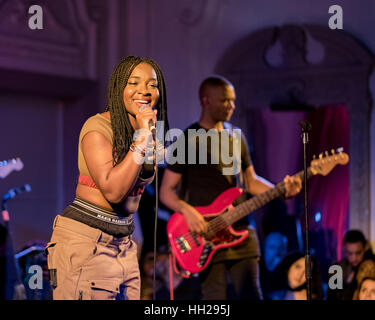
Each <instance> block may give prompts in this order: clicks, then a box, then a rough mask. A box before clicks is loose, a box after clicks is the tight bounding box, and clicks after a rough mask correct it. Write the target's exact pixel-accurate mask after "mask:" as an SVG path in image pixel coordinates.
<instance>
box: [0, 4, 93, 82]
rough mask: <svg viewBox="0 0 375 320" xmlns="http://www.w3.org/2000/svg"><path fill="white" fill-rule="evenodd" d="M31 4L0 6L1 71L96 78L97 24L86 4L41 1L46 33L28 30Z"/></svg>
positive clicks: (43, 30) (44, 31)
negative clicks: (23, 71)
mask: <svg viewBox="0 0 375 320" xmlns="http://www.w3.org/2000/svg"><path fill="white" fill-rule="evenodd" d="M33 4H35V1H31V0H26V1H25V0H13V1H5V2H2V3H0V67H2V68H6V69H16V70H28V71H32V72H40V73H48V74H56V75H63V76H69V77H75V78H88V79H95V77H96V46H97V44H96V42H97V39H96V24H95V23H94V22H93V21H92V20H91V18H90V17H89V14H88V12H87V7H86V2H85V1H84V0H77V1H73V0H67V1H59V2H54V3H53V4H52V3H51V2H49V1H46V0H40V1H38V5H40V6H41V7H42V9H43V29H42V30H31V29H30V28H29V27H28V19H29V17H30V15H29V14H28V8H29V7H30V6H31V5H33Z"/></svg>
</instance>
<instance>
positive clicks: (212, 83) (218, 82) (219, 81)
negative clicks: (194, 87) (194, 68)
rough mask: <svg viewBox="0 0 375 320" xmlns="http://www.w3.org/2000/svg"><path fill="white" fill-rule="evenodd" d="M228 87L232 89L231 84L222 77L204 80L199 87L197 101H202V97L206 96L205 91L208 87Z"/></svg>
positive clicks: (215, 76)
mask: <svg viewBox="0 0 375 320" xmlns="http://www.w3.org/2000/svg"><path fill="white" fill-rule="evenodd" d="M225 86H230V87H233V84H232V83H231V82H230V81H229V80H228V79H226V78H224V77H223V76H219V75H212V76H210V77H208V78H206V79H204V80H203V81H202V83H201V85H200V86H199V100H202V98H203V97H204V95H205V94H206V93H205V92H206V90H207V88H208V87H216V88H218V87H225Z"/></svg>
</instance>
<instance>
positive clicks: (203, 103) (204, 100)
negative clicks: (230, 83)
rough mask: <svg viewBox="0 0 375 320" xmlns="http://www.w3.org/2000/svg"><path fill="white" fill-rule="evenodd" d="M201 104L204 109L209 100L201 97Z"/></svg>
mask: <svg viewBox="0 0 375 320" xmlns="http://www.w3.org/2000/svg"><path fill="white" fill-rule="evenodd" d="M201 104H202V107H205V106H207V105H208V104H209V99H208V97H207V96H203V97H202V99H201Z"/></svg>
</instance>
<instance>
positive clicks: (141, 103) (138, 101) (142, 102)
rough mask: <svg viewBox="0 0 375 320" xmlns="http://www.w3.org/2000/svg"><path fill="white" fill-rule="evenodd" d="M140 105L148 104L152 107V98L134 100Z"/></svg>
mask: <svg viewBox="0 0 375 320" xmlns="http://www.w3.org/2000/svg"><path fill="white" fill-rule="evenodd" d="M134 102H135V103H136V105H137V106H138V107H141V106H147V107H151V100H134Z"/></svg>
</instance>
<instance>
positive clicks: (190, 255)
mask: <svg viewBox="0 0 375 320" xmlns="http://www.w3.org/2000/svg"><path fill="white" fill-rule="evenodd" d="M348 161H349V156H348V155H347V154H346V153H344V152H339V153H336V154H335V153H334V151H332V154H331V155H328V152H326V156H325V157H323V155H322V154H321V155H320V156H319V159H315V160H312V161H311V164H310V167H309V168H308V170H307V175H308V177H311V176H313V175H317V174H320V175H323V176H325V175H327V174H328V173H329V172H331V171H332V169H333V168H334V167H335V166H336V165H337V164H342V165H344V164H347V163H348ZM303 176H304V171H301V172H298V173H297V174H295V175H294V177H295V178H299V179H301V180H302V181H303ZM241 193H242V189H241V188H230V189H228V190H226V191H224V192H223V193H222V194H220V195H219V196H218V197H217V198H216V199H215V200H214V201H213V202H212V203H211V204H210V205H208V206H205V207H195V209H196V210H197V211H198V212H200V214H202V215H203V216H204V218H205V220H206V221H207V232H206V234H204V235H201V234H197V233H194V232H191V231H190V230H189V228H188V226H187V224H186V221H185V218H184V216H183V214H182V213H179V212H175V213H174V214H173V215H172V216H171V218H170V219H169V221H168V224H167V233H168V241H169V244H170V247H171V250H172V253H173V255H174V256H175V258H176V259H177V261H178V263H179V266H180V268H181V269H183V270H184V273H185V275H189V274H190V273H198V272H201V271H202V270H204V269H205V268H206V267H207V265H208V264H209V263H210V261H211V259H212V256H213V254H214V253H215V252H216V251H217V250H219V249H222V248H228V247H233V246H235V245H237V244H239V243H241V242H242V241H244V240H245V239H246V237H247V234H248V231H247V230H243V231H236V230H234V229H233V227H232V224H233V223H235V222H236V221H238V220H240V219H241V218H243V217H245V216H246V215H248V214H249V213H251V212H253V211H255V210H257V209H259V208H261V207H262V206H264V205H265V204H267V203H268V202H270V201H272V200H273V199H276V198H277V197H280V196H281V195H283V194H284V193H285V185H284V182H280V183H278V184H277V185H276V186H275V187H274V188H272V189H270V190H268V191H266V192H264V193H261V194H258V195H256V196H254V197H252V198H251V199H249V200H247V201H245V202H243V203H241V204H240V205H238V206H236V207H233V205H232V203H233V202H234V200H235V199H236V198H237V197H239V196H240V195H241Z"/></svg>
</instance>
